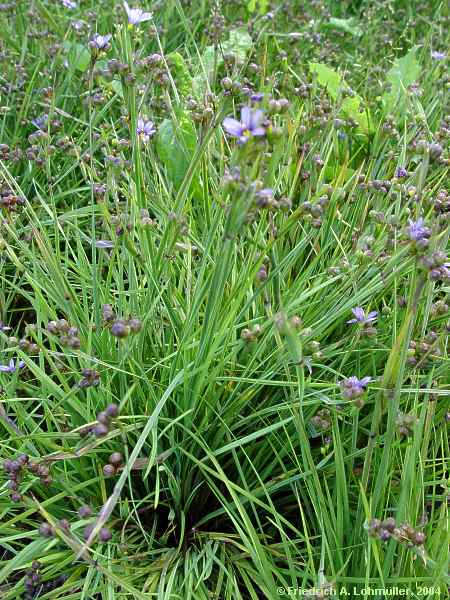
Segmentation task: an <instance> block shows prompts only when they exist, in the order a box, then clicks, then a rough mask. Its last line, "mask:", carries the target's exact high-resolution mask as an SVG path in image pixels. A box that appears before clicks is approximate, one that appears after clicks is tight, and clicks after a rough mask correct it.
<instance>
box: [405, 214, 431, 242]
mask: <svg viewBox="0 0 450 600" xmlns="http://www.w3.org/2000/svg"><path fill="white" fill-rule="evenodd" d="M430 235H431V230H430V229H429V228H428V227H425V226H424V220H423V219H422V218H421V217H420V218H419V219H417V221H412V220H411V219H409V227H408V236H409V239H410V240H411V241H412V242H421V241H423V240H427V239H428V238H429V237H430Z"/></svg>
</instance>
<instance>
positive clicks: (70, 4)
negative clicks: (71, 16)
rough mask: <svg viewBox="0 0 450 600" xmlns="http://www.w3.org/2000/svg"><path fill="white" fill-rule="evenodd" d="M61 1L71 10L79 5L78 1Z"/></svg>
mask: <svg viewBox="0 0 450 600" xmlns="http://www.w3.org/2000/svg"><path fill="white" fill-rule="evenodd" d="M61 3H62V5H63V6H64V7H65V8H70V9H71V10H72V9H74V8H76V7H77V3H76V2H72V0H61Z"/></svg>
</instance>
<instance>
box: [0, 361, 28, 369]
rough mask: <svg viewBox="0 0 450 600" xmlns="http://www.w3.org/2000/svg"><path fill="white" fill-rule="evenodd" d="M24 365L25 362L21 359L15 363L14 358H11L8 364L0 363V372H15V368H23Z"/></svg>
mask: <svg viewBox="0 0 450 600" xmlns="http://www.w3.org/2000/svg"><path fill="white" fill-rule="evenodd" d="M24 366H25V363H24V362H23V360H19V361H18V362H17V363H15V362H14V359H13V358H11V360H10V361H9V364H7V365H0V372H1V373H15V372H16V371H17V369H23V367H24Z"/></svg>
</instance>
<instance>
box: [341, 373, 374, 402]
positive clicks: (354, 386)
mask: <svg viewBox="0 0 450 600" xmlns="http://www.w3.org/2000/svg"><path fill="white" fill-rule="evenodd" d="M371 381H372V378H371V377H363V378H362V379H358V377H355V376H353V377H349V378H348V379H344V381H342V382H341V389H342V395H343V396H344V398H348V399H349V400H353V399H355V398H359V397H360V396H362V395H363V394H364V393H365V391H366V387H367V385H368V384H369V383H370V382H371Z"/></svg>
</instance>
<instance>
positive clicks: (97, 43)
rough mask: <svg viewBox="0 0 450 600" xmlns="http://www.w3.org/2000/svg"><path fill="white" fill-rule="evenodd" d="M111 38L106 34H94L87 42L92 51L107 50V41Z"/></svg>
mask: <svg viewBox="0 0 450 600" xmlns="http://www.w3.org/2000/svg"><path fill="white" fill-rule="evenodd" d="M111 38H112V35H111V34H110V33H107V34H106V35H100V34H99V33H96V34H95V35H94V37H93V38H92V39H91V41H90V42H89V46H90V47H91V48H92V49H93V50H107V49H108V47H109V40H110V39H111Z"/></svg>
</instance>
